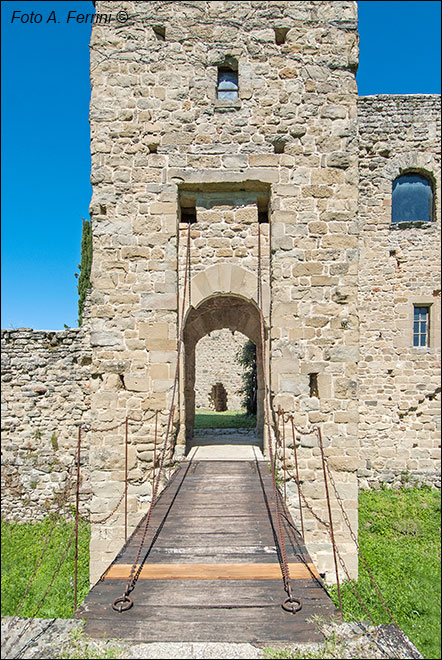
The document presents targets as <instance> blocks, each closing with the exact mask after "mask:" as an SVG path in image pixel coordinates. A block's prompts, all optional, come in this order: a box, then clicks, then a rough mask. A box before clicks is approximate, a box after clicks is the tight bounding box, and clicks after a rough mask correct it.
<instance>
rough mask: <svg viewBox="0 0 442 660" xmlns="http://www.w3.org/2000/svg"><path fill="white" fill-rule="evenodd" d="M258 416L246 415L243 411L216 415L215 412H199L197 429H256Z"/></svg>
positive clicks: (196, 421) (197, 414) (231, 411)
mask: <svg viewBox="0 0 442 660" xmlns="http://www.w3.org/2000/svg"><path fill="white" fill-rule="evenodd" d="M255 427H256V416H255V415H246V413H245V412H244V411H243V410H227V411H226V412H222V413H216V412H214V411H213V410H198V411H197V412H196V413H195V428H196V429H254V428H255Z"/></svg>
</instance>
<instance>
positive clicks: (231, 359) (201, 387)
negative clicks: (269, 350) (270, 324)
mask: <svg viewBox="0 0 442 660" xmlns="http://www.w3.org/2000/svg"><path fill="white" fill-rule="evenodd" d="M246 341H247V337H245V336H244V335H242V334H241V333H240V332H236V333H232V332H231V331H230V330H216V331H215V332H212V333H211V334H210V335H206V337H203V338H202V339H200V341H199V342H198V345H197V349H196V378H195V405H196V407H197V408H205V409H209V408H210V407H211V405H210V399H209V394H210V393H211V390H212V387H213V385H216V383H218V382H219V383H222V384H223V385H224V387H225V389H226V392H227V408H228V410H241V408H242V405H241V398H242V397H241V395H240V394H238V391H239V390H240V389H241V387H242V386H243V382H242V377H241V376H242V373H243V368H242V367H241V365H240V364H239V362H238V359H237V355H238V353H239V352H240V351H241V349H242V347H243V346H244V344H245V342H246Z"/></svg>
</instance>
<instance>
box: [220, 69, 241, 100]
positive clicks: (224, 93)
mask: <svg viewBox="0 0 442 660" xmlns="http://www.w3.org/2000/svg"><path fill="white" fill-rule="evenodd" d="M217 95H218V98H219V99H229V100H236V99H238V98H239V77H238V70H237V69H236V70H235V69H232V68H230V67H219V68H218V87H217Z"/></svg>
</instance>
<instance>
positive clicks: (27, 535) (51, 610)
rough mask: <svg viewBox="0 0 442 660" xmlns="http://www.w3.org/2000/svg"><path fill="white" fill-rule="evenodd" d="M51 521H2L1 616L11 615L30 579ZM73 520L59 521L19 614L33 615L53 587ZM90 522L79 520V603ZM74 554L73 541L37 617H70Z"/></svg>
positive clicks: (83, 589)
mask: <svg viewBox="0 0 442 660" xmlns="http://www.w3.org/2000/svg"><path fill="white" fill-rule="evenodd" d="M53 520H54V519H53V518H52V517H51V516H49V517H48V518H46V519H45V520H43V521H41V522H35V523H25V524H23V523H8V522H5V521H4V520H2V522H1V574H2V586H1V613H2V616H13V615H14V612H15V610H16V608H17V606H18V604H19V603H20V602H21V599H22V596H23V594H24V593H25V590H26V587H27V585H28V582H29V579H30V578H31V576H32V574H33V572H34V568H35V566H36V564H37V562H38V560H39V558H40V555H41V551H42V549H43V547H44V546H45V543H46V539H47V538H48V535H49V533H50V530H51V529H52V524H53ZM74 525H75V521H74V520H69V521H66V520H64V519H63V518H57V522H56V526H55V528H54V531H53V533H52V535H51V538H50V541H49V545H48V548H47V550H46V552H45V555H44V557H43V560H42V562H41V565H40V567H39V569H38V570H37V573H36V576H35V579H34V581H33V583H32V586H31V588H30V590H29V593H28V594H27V597H26V600H25V602H24V604H23V607H22V608H21V609H20V611H19V612H18V615H19V616H23V617H32V616H34V613H35V611H36V610H37V608H38V606H39V604H40V601H41V599H42V597H43V595H44V593H45V591H46V589H47V587H48V586H49V584H50V583H51V580H52V578H53V575H54V573H55V571H56V569H57V567H58V564H59V562H60V560H61V558H62V555H63V553H64V550H65V548H66V547H67V545H68V543H69V540H70V538H71V535H72V533H73V530H74ZM89 540H90V531H89V524H88V523H86V522H83V521H81V520H80V525H79V553H78V554H79V561H78V604H80V603H81V601H82V600H83V598H84V597H85V596H86V594H87V593H88V591H89ZM74 553H75V542H74V541H73V542H72V543H71V546H70V548H69V551H68V554H67V557H66V560H65V562H64V563H63V565H62V567H61V569H60V572H59V574H58V576H57V578H56V579H55V581H54V584H53V586H52V588H51V590H50V592H49V593H48V595H47V596H46V598H45V600H44V602H43V605H42V606H41V609H40V610H39V611H38V614H37V617H38V618H47V619H51V618H53V617H57V618H70V617H72V614H73V613H74Z"/></svg>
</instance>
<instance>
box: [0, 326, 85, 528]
mask: <svg viewBox="0 0 442 660" xmlns="http://www.w3.org/2000/svg"><path fill="white" fill-rule="evenodd" d="M1 349H2V357H1V363H2V443H1V447H2V516H4V517H5V518H7V519H9V520H17V521H27V520H35V519H41V518H43V517H44V516H45V515H47V514H48V512H50V511H54V510H56V509H57V506H58V501H59V499H58V498H59V497H60V496H61V495H62V493H63V491H64V489H65V486H66V483H67V480H68V479H69V476H72V477H73V479H72V484H73V485H74V484H75V483H76V472H75V465H76V463H75V457H76V451H77V439H78V426H79V425H80V424H81V423H82V422H84V421H87V413H88V411H89V408H90V396H89V379H90V364H91V361H92V357H91V351H90V347H89V341H88V336H87V334H86V333H85V332H84V331H83V330H79V329H70V330H64V331H62V332H47V331H43V330H41V331H40V330H29V329H24V328H21V329H18V330H2V331H1ZM88 463H89V452H88V446H87V444H85V445H84V446H83V452H82V460H81V465H82V477H83V482H82V487H81V500H82V502H83V505H84V507H82V508H85V509H87V508H88V504H89V497H90V484H89V465H88ZM69 490H70V494H71V502H72V501H74V500H73V486H72V488H71V489H69Z"/></svg>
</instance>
